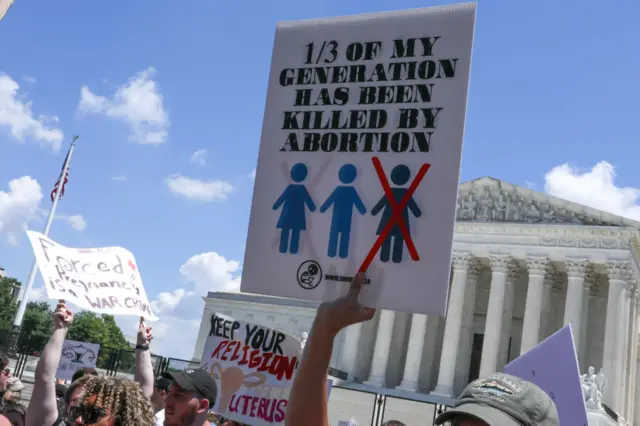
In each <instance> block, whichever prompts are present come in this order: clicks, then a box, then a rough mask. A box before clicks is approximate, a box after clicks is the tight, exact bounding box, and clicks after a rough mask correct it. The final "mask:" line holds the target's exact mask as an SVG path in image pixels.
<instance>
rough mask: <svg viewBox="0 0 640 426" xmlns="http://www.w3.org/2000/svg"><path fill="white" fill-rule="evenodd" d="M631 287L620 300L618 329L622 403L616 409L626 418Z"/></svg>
mask: <svg viewBox="0 0 640 426" xmlns="http://www.w3.org/2000/svg"><path fill="white" fill-rule="evenodd" d="M631 295H632V292H631V287H630V285H629V283H628V282H627V283H626V285H625V288H624V291H623V292H622V297H621V298H620V305H619V306H620V308H619V311H618V315H619V316H618V327H620V328H619V329H620V334H618V339H619V341H620V342H619V347H620V351H619V352H618V356H617V360H618V361H617V363H616V367H617V373H616V374H617V376H618V388H619V391H620V403H619V405H618V406H617V407H616V410H619V412H620V413H622V415H623V416H624V413H626V410H627V393H626V391H627V381H628V374H629V372H628V371H627V361H628V358H629V352H628V350H629V319H630V317H631V297H632V296H631Z"/></svg>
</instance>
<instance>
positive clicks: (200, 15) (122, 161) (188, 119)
mask: <svg viewBox="0 0 640 426" xmlns="http://www.w3.org/2000/svg"><path fill="white" fill-rule="evenodd" d="M437 4H443V3H438V2H431V1H422V2H418V1H414V0H396V1H393V2H392V1H383V0H370V1H367V2H364V1H360V0H358V1H349V2H346V1H338V0H326V1H322V2H297V1H292V0H281V1H277V2H260V1H252V2H249V3H247V2H213V1H208V2H204V1H189V2H175V1H168V0H156V1H154V2H149V1H123V0H116V1H112V2H107V3H105V2H102V3H100V2H89V1H85V2H81V1H67V2H49V1H44V0H34V1H30V2H27V1H25V0H16V1H15V4H14V5H13V6H12V8H11V9H10V10H9V12H8V13H7V15H6V17H5V18H4V19H3V20H2V21H0V45H1V46H2V47H1V50H0V73H2V74H3V76H2V77H0V153H1V155H0V158H1V159H2V167H1V168H0V191H3V192H0V266H2V267H4V268H5V269H6V270H7V272H8V273H9V275H12V276H16V277H17V278H19V279H22V280H26V276H27V274H28V270H29V267H30V265H31V262H32V259H33V258H32V253H31V250H30V247H29V246H28V241H27V239H26V236H25V234H24V233H23V232H22V229H23V228H22V227H23V226H24V224H27V226H29V227H30V228H32V229H34V230H38V231H40V230H41V229H42V226H43V224H44V221H43V219H42V211H45V212H46V211H47V210H48V208H49V205H50V203H49V201H48V194H49V192H50V191H51V187H52V185H53V183H54V182H55V180H56V178H57V176H58V173H59V170H60V167H61V165H62V161H63V158H64V155H65V152H66V149H67V146H68V143H69V141H70V140H71V137H72V136H73V135H74V134H79V135H80V137H81V138H80V140H79V142H78V145H77V150H76V153H75V155H74V158H73V161H72V170H71V177H70V183H69V185H68V187H67V195H66V196H65V197H64V198H63V200H62V201H61V204H60V207H59V210H58V211H59V213H60V214H61V217H62V218H66V220H62V219H61V220H57V221H56V222H55V223H54V226H53V228H52V232H51V234H50V235H51V237H52V238H54V239H56V240H58V241H60V242H62V243H63V244H65V245H68V246H72V247H82V246H90V247H97V246H110V245H119V246H123V247H126V248H128V249H129V250H131V251H132V252H133V253H134V254H135V255H136V258H137V260H138V264H139V266H140V268H141V273H142V276H143V280H144V282H145V286H146V289H147V292H148V293H149V295H150V297H151V298H153V299H156V305H157V308H158V310H159V311H160V312H159V313H160V314H161V315H162V316H163V320H162V321H161V322H160V323H158V324H157V325H156V331H157V333H156V335H157V336H158V337H157V345H158V347H159V349H158V352H160V353H162V354H163V355H173V356H179V357H190V356H191V353H192V350H193V343H194V341H195V334H196V332H197V327H198V324H199V318H200V313H201V310H202V301H201V300H200V297H201V296H204V295H205V293H206V291H207V290H217V289H233V288H235V287H236V286H237V284H238V282H239V278H238V277H239V275H240V273H241V265H240V262H241V261H242V259H243V252H244V246H245V239H246V231H247V224H248V219H249V208H250V203H251V194H252V189H253V179H252V176H251V172H252V171H253V170H254V169H255V167H256V160H257V153H258V143H259V138H260V131H261V125H262V115H263V109H264V103H265V96H266V88H267V87H266V85H267V77H268V72H269V65H270V55H271V50H272V43H273V34H274V29H275V23H276V22H277V21H280V20H295V19H301V18H314V17H326V16H337V15H345V14H355V13H364V12H376V11H384V10H392V9H402V8H412V7H421V6H430V5H437ZM639 13H640V3H638V2H634V1H632V0H628V1H614V2H609V3H608V4H607V5H606V7H605V6H604V4H603V3H602V2H595V1H557V0H555V1H549V0H542V1H537V2H535V4H534V3H531V2H519V1H513V0H504V1H498V0H491V1H489V0H482V1H480V2H479V6H478V14H477V25H476V37H475V41H474V52H473V65H472V70H471V85H470V91H469V105H468V112H467V126H466V133H465V147H464V155H463V166H462V177H461V179H462V180H463V181H465V180H470V179H474V178H478V177H482V176H486V175H489V176H493V177H496V178H499V179H503V180H506V181H509V182H511V183H515V184H519V185H523V186H531V187H533V188H534V189H537V190H540V191H545V190H546V191H547V192H550V193H553V194H555V195H559V196H562V197H564V198H569V199H572V200H573V201H577V202H581V203H584V204H590V205H594V206H596V207H598V206H599V207H600V208H602V206H606V208H605V209H606V210H610V211H612V212H614V213H619V214H623V215H626V216H630V217H634V218H637V219H640V208H638V206H637V201H638V192H637V190H636V189H635V187H636V186H638V183H637V177H638V174H637V172H636V171H635V166H636V165H637V160H636V157H635V154H636V153H637V152H638V151H637V150H638V136H637V118H636V116H635V114H636V113H637V110H638V108H637V105H636V101H637V99H640V84H639V83H638V75H639V68H640V67H639V65H640V56H638V55H637V52H638V47H637V40H640V27H638V25H637V16H638V14H639ZM15 84H17V85H19V86H20V87H19V88H17V89H16V87H15ZM83 87H85V88H86V90H84V91H83V92H82V88H83ZM82 93H84V95H83V96H81V94H82ZM116 94H118V95H116ZM114 95H116V96H115V97H114ZM29 103H30V104H29ZM3 112H4V115H3ZM42 116H49V118H46V117H45V118H43V117H42ZM51 116H55V117H58V119H57V120H58V121H55V120H53V119H52V118H50V117H51ZM145 120H146V123H147V124H146V125H145V124H141V123H143V122H145ZM59 132H60V133H59ZM61 134H64V137H63V138H62V139H61ZM61 141H62V147H61V149H60V150H59V151H58V152H55V150H54V148H55V145H56V144H59V143H60V142H61ZM199 150H206V151H207V153H206V155H204V156H200V157H198V156H196V157H198V158H200V159H201V160H202V159H204V161H191V159H192V156H193V154H194V153H195V152H196V151H199ZM28 177H31V178H32V179H29V178H28ZM15 179H18V180H16V181H14V182H13V184H12V185H13V186H12V188H13V192H11V191H12V188H10V187H9V185H10V182H11V181H12V180H15ZM36 182H37V183H36ZM38 188H39V190H40V192H38ZM585 188H586V189H587V190H585ZM40 194H41V198H42V199H40V196H39V195H40ZM36 287H41V281H40V280H39V279H38V281H36ZM121 321H122V322H121V324H126V321H124V320H121ZM173 327H187V328H181V333H180V334H181V335H180V336H175V333H172V332H170V331H169V328H173ZM186 330H189V332H188V333H187V332H186ZM127 331H129V329H128V328H127ZM132 333H133V331H131V333H130V334H132Z"/></svg>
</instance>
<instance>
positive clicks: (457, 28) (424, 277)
mask: <svg viewBox="0 0 640 426" xmlns="http://www.w3.org/2000/svg"><path fill="white" fill-rule="evenodd" d="M474 26H475V4H459V5H453V6H442V7H434V8H425V9H414V10H406V11H397V12H388V13H377V14H370V15H358V16H348V17H342V18H334V19H319V20H309V21H298V22H286V23H279V24H278V25H277V28H276V34H275V42H274V50H273V56H272V63H271V73H270V78H269V87H268V92H267V103H266V110H265V115H264V122H263V129H262V139H261V143H260V152H259V157H258V167H257V174H256V180H255V187H254V195H253V203H252V206H251V220H250V224H249V232H248V240H247V244H246V252H245V260H244V267H243V276H242V291H244V292H250V293H259V294H268V295H273V296H279V297H290V298H295V299H304V300H313V301H322V300H329V299H333V298H335V297H336V296H338V295H340V294H344V293H345V292H346V289H347V287H348V284H349V282H350V281H351V277H352V276H353V275H354V274H355V272H356V271H358V270H363V271H364V270H366V271H367V278H368V281H367V282H366V283H367V284H370V285H367V286H365V289H364V291H363V293H362V299H361V301H362V302H363V303H364V304H365V305H367V306H370V307H377V308H384V309H392V310H397V311H409V312H419V313H423V314H429V315H444V314H445V311H446V300H447V292H448V283H449V272H450V264H451V249H452V244H453V232H454V226H455V210H456V199H457V193H458V178H459V172H460V161H461V155H462V138H463V131H464V123H465V110H466V103H467V88H468V84H469V71H470V66H471V47H472V41H473V33H474ZM427 294H428V297H421V296H426V295H427Z"/></svg>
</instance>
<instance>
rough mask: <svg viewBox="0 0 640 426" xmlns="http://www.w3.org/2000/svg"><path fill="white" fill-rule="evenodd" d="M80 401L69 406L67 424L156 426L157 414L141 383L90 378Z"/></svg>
mask: <svg viewBox="0 0 640 426" xmlns="http://www.w3.org/2000/svg"><path fill="white" fill-rule="evenodd" d="M82 388H83V391H82V394H81V397H80V401H79V402H75V403H73V404H72V405H71V406H70V407H69V414H68V416H67V423H69V424H74V425H100V426H153V424H154V412H153V408H152V406H151V403H150V402H149V398H148V397H147V396H146V395H145V394H144V393H143V392H142V390H141V389H140V385H138V383H136V382H134V381H131V380H126V379H120V378H114V377H110V376H103V377H97V376H89V377H87V379H86V380H85V381H84V384H83V386H82Z"/></svg>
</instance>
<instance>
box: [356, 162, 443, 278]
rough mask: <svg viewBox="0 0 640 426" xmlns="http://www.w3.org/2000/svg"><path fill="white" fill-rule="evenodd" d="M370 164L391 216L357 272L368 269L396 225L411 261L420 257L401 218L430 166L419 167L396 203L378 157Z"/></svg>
mask: <svg viewBox="0 0 640 426" xmlns="http://www.w3.org/2000/svg"><path fill="white" fill-rule="evenodd" d="M371 162H372V163H373V167H374V168H375V169H376V173H377V175H378V179H379V180H380V184H381V185H382V189H384V194H385V196H386V197H387V200H388V202H389V207H390V208H391V215H392V216H391V219H389V222H387V224H386V225H385V227H384V228H383V229H382V232H381V233H380V235H379V236H378V239H377V240H376V242H375V243H373V247H371V250H370V251H369V254H368V255H367V257H366V258H365V259H364V262H362V265H361V266H360V269H359V272H367V269H369V266H370V265H371V262H373V258H374V257H376V254H378V250H380V247H381V246H382V243H383V242H384V240H385V239H386V238H387V236H388V235H389V232H391V229H392V228H393V227H394V225H398V227H400V232H402V236H403V237H404V241H405V242H406V243H407V250H408V251H409V255H410V256H411V259H413V260H414V261H418V260H420V256H419V255H418V251H417V250H416V246H415V245H414V244H413V240H412V239H411V234H409V228H407V223H406V222H405V221H404V218H403V217H402V211H403V210H404V208H405V207H406V206H407V204H409V200H411V197H412V196H413V193H414V192H415V191H416V189H418V186H419V185H420V182H422V179H423V178H424V175H426V174H427V172H428V171H429V168H430V167H431V164H423V165H422V166H421V167H420V170H418V174H416V177H415V178H414V179H413V182H411V185H409V188H408V189H407V192H405V194H404V196H403V197H402V200H400V203H397V202H396V199H395V197H394V196H393V192H392V191H391V186H389V181H388V180H387V175H385V173H384V169H383V168H382V163H380V159H379V158H378V157H373V158H372V159H371Z"/></svg>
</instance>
